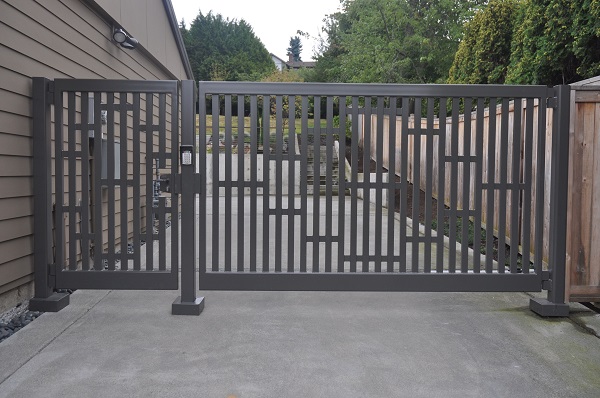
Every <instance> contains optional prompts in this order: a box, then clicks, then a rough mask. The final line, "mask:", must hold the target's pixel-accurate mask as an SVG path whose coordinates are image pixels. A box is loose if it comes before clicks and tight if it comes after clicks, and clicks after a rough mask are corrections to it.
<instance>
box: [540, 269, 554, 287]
mask: <svg viewBox="0 0 600 398" xmlns="http://www.w3.org/2000/svg"><path fill="white" fill-rule="evenodd" d="M550 289H552V279H550V271H542V290H550Z"/></svg>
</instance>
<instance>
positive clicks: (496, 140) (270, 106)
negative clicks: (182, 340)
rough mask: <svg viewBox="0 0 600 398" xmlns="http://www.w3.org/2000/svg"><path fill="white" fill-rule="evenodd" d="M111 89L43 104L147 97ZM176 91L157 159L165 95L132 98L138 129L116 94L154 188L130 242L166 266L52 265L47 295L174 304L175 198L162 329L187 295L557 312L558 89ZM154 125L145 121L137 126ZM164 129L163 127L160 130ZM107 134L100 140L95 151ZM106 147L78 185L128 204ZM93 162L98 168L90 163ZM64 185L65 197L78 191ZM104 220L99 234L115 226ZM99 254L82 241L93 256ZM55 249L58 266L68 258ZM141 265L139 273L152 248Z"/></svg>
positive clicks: (119, 255)
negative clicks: (284, 293) (95, 293)
mask: <svg viewBox="0 0 600 398" xmlns="http://www.w3.org/2000/svg"><path fill="white" fill-rule="evenodd" d="M57 82H58V81H57ZM81 83H83V86H82V85H81ZM123 83H124V82H118V83H115V86H112V84H113V83H112V82H111V83H110V84H111V85H107V83H106V82H103V83H101V84H102V86H101V87H102V90H100V86H98V85H94V84H100V83H93V82H90V81H84V82H81V81H73V85H72V86H70V85H68V84H67V83H66V82H64V83H63V82H60V85H59V88H60V87H63V86H61V85H62V84H64V88H61V90H63V91H68V90H71V91H75V92H76V94H60V95H59V94H57V93H56V91H55V102H56V101H58V100H59V99H60V98H59V97H61V96H64V95H66V96H67V97H65V98H71V97H72V98H73V101H74V102H73V103H77V100H76V98H78V95H80V96H81V98H82V100H81V101H82V103H84V105H85V104H86V103H87V104H88V105H89V100H88V102H85V98H87V97H86V95H87V93H88V92H95V91H96V90H98V91H111V90H112V92H114V93H124V92H127V91H132V92H133V91H135V90H134V89H133V88H134V87H137V89H138V90H139V87H145V88H144V89H142V91H144V90H148V91H152V90H149V87H152V88H153V90H155V91H153V92H156V93H159V92H160V90H157V88H158V87H159V86H158V83H157V85H156V86H152V85H151V84H148V83H146V84H148V85H147V86H146V85H145V84H142V83H139V84H140V86H135V83H131V84H133V86H132V88H131V90H127V89H126V87H127V86H124V85H123ZM165 84H167V83H165ZM168 84H176V83H172V82H170V83H168ZM87 85H91V86H89V87H88V86H87ZM109 87H114V88H109ZM169 87H171V90H173V88H172V87H176V85H175V86H169ZM181 87H182V96H181V104H182V112H181V125H182V130H181V145H179V143H178V141H177V134H174V135H173V136H172V137H171V141H170V143H169V144H167V142H166V141H165V138H164V137H165V134H164V133H161V132H162V131H165V126H167V125H168V126H169V127H170V128H167V130H168V131H172V132H176V131H177V118H174V117H173V115H177V101H173V98H178V96H177V91H169V94H165V95H167V99H165V97H164V96H163V97H161V94H156V95H158V97H157V98H159V99H158V102H157V103H158V106H156V103H153V102H152V101H153V100H152V98H155V97H156V95H150V94H147V97H146V98H145V100H146V101H145V104H146V113H145V115H146V118H147V119H146V122H141V124H139V125H136V124H135V123H136V120H139V113H138V116H136V114H135V112H136V111H135V109H136V107H137V105H136V103H137V104H138V105H139V101H140V99H139V97H136V94H133V97H131V103H130V101H129V98H130V97H129V94H127V98H128V100H127V101H124V102H123V104H124V105H123V107H131V108H132V112H134V115H133V116H132V117H133V120H134V122H133V123H134V124H133V132H134V133H133V134H134V136H135V134H136V133H135V132H136V131H140V132H141V131H144V132H145V133H144V134H142V133H138V134H139V135H140V136H143V137H146V134H147V135H148V137H149V136H150V135H149V134H150V133H149V132H148V129H150V127H148V126H152V128H151V130H152V131H158V133H157V134H155V133H153V134H152V136H153V142H154V144H155V145H156V146H155V147H154V146H152V145H150V144H149V142H150V141H149V140H146V141H145V143H146V146H142V147H143V148H146V152H145V153H152V157H151V161H149V162H147V163H146V169H145V170H146V172H145V179H144V181H145V182H146V184H145V185H146V187H148V186H150V185H152V184H154V185H153V186H157V187H159V188H160V189H157V192H158V193H157V194H156V195H154V196H153V199H149V197H150V196H151V195H148V194H147V195H146V196H145V197H146V210H147V211H149V212H150V213H148V217H147V218H146V222H145V223H144V224H143V225H142V224H139V225H137V226H134V227H133V229H132V232H133V235H132V237H133V239H134V240H135V239H136V236H137V239H141V238H140V236H143V237H145V238H146V240H147V241H148V240H149V241H150V242H152V239H156V240H157V241H158V242H159V243H158V246H159V247H162V246H160V245H161V244H162V243H161V242H163V241H164V240H163V239H162V237H165V236H167V235H169V236H170V237H171V239H172V240H171V243H172V244H171V256H172V257H171V268H170V269H169V270H167V269H165V267H164V266H163V265H162V264H164V262H163V261H162V260H159V261H158V263H159V269H158V270H155V269H154V268H152V263H150V264H151V265H150V267H149V268H147V269H146V270H145V271H142V270H141V269H139V266H140V264H141V263H140V262H139V261H137V260H136V254H132V255H123V249H124V248H125V245H124V243H123V241H121V243H120V248H121V251H120V252H117V251H111V250H112V249H110V246H111V245H108V246H109V248H108V249H107V250H105V251H102V253H101V254H96V252H94V255H90V258H93V260H94V262H93V264H94V265H91V266H90V267H91V268H90V269H87V268H85V267H84V264H86V262H85V260H86V256H87V254H84V253H83V252H84V251H85V250H84V251H82V254H81V256H80V257H81V260H79V257H77V258H78V261H77V262H70V263H69V265H64V266H62V267H59V266H54V268H53V267H51V276H53V277H54V276H55V277H56V286H61V283H64V284H68V285H69V286H73V287H96V288H97V287H104V288H113V287H116V288H130V286H131V287H133V288H148V289H150V288H155V287H152V286H156V285H158V286H159V287H162V288H172V287H173V286H174V285H173V284H171V281H174V283H175V286H176V283H177V277H176V276H177V275H176V273H177V271H178V269H177V260H178V249H177V247H178V243H179V241H178V225H177V218H178V217H177V216H178V212H177V210H178V197H179V196H181V247H182V250H181V264H182V266H181V282H182V285H181V298H180V299H178V300H177V301H176V303H174V305H173V313H176V314H192V313H193V314H197V313H199V312H200V311H201V310H202V307H203V301H202V299H198V298H197V297H196V286H197V285H196V284H198V286H199V288H200V289H202V290H211V289H228V290H236V289H238V290H335V291H341V290H352V291H540V290H542V289H546V290H548V292H549V295H548V300H538V301H534V302H532V304H531V307H532V309H533V310H534V311H536V312H538V313H542V314H544V315H560V314H564V312H565V310H566V311H567V312H568V306H566V305H565V304H564V240H565V236H564V227H563V226H564V225H565V220H566V210H565V204H566V192H565V191H566V190H565V189H564V187H566V181H567V174H566V166H565V165H566V164H567V163H566V154H567V147H568V136H567V132H568V115H569V112H568V109H569V94H568V93H569V91H568V90H569V88H568V87H563V86H561V87H556V88H547V87H542V86H460V85H373V84H308V83H299V84H294V83H291V84H290V83H285V84H280V83H238V82H231V83H226V82H201V83H200V85H199V92H198V94H199V95H198V96H196V94H195V89H196V88H195V87H194V84H193V82H191V81H184V82H182V84H181ZM107 88H108V90H107ZM55 90H56V82H55ZM61 92H62V91H61ZM77 93H79V94H77ZM96 95H98V94H95V96H96ZM169 95H170V97H169ZM122 96H123V94H119V95H118V97H119V98H121V97H122ZM116 97H117V95H116V94H115V98H114V99H109V100H107V103H106V105H103V104H102V97H101V96H99V97H94V98H95V101H94V112H89V113H86V112H85V106H82V111H81V112H80V113H81V115H80V116H79V117H80V118H81V120H82V121H80V122H77V121H76V122H75V127H69V126H70V125H71V124H70V123H67V127H66V129H67V131H68V134H74V135H73V136H76V132H77V131H86V130H93V131H94V134H95V132H96V131H100V124H99V122H98V121H97V120H98V118H100V117H102V110H103V109H104V108H106V109H107V110H108V114H109V115H111V114H112V113H113V112H118V109H121V108H119V106H120V104H121V100H120V99H117V98H116ZM61 98H62V97H61ZM107 98H108V97H107ZM136 98H138V99H137V100H136ZM196 99H199V101H198V103H197V104H196ZM136 101H137V102H136ZM167 103H168V104H170V107H166V104H167ZM131 105H133V106H131ZM196 105H197V106H198V109H199V116H198V121H199V130H198V131H196V130H195V128H194V126H195V124H196V112H195V110H196ZM55 107H56V105H55ZM70 107H71V102H69V106H68V107H67V108H70ZM167 108H168V109H170V111H171V112H170V113H168V112H166V110H167ZM153 109H154V110H155V112H154V116H153V117H150V116H148V115H149V114H150V113H152V112H151V110H153ZM68 112H70V111H68ZM58 113H61V112H57V113H56V115H57V116H56V120H58V121H61V119H59V118H58ZM75 113H77V112H75ZM90 113H93V116H94V117H93V119H92V121H91V122H90V121H89V120H90V119H89V118H90ZM67 114H68V115H70V113H67ZM168 114H169V115H170V117H171V119H169V120H168V121H167V122H165V121H164V120H163V119H161V117H163V116H164V117H167V115H168ZM123 115H124V112H122V113H120V117H124V118H125V119H127V117H128V116H123ZM74 117H75V116H74ZM69 118H71V116H69ZM75 118H77V117H75ZM148 118H150V119H152V120H150V119H148ZM154 119H156V120H154ZM69 120H70V119H69ZM123 120H124V119H123ZM141 120H143V119H141ZM161 120H163V121H161ZM549 120H552V126H553V127H552V129H550V130H549V129H548V128H547V124H548V123H547V122H548V121H549ZM111 121H112V122H114V119H111ZM77 123H80V125H78V124H77ZM165 123H166V124H165ZM110 124H111V123H108V125H110ZM77 126H79V128H78V127H77ZM161 126H163V127H161ZM125 130H127V129H124V130H123V131H125ZM115 131H116V130H115V129H111V130H110V131H108V132H107V140H108V141H109V142H112V141H114V137H115ZM161 134H162V135H161ZM59 138H60V137H59ZM60 141H61V140H60V139H59V140H58V142H60ZM135 141H136V140H134V141H133V142H134V143H135ZM69 142H71V140H69ZM76 142H77V141H76ZM550 142H552V144H553V145H552V146H551V152H550V151H549V148H550V146H549V145H548V144H549V143H550ZM69 145H71V146H67V147H66V149H65V148H63V149H62V150H60V149H59V150H58V151H59V152H60V151H62V152H63V153H66V152H68V153H69V156H65V158H66V159H67V161H66V162H67V163H68V162H69V161H70V162H71V163H68V164H69V168H70V170H71V169H72V167H75V168H76V167H77V166H76V164H77V159H79V158H82V159H87V158H86V156H89V154H88V153H87V152H86V150H85V149H84V147H85V146H81V149H79V146H78V144H77V143H75V144H69ZM132 145H135V144H132ZM178 147H179V150H177V148H178ZM108 148H109V149H108V152H107V153H108V156H107V164H108V165H109V168H108V169H107V173H108V174H107V175H108V177H106V178H103V177H101V176H100V177H98V176H97V175H96V174H93V175H94V176H95V177H94V178H95V180H94V184H96V185H98V184H106V185H107V186H108V187H109V188H108V189H109V192H110V187H115V190H116V189H118V190H121V195H123V194H126V192H123V190H125V191H126V190H127V189H135V186H136V185H138V184H139V183H140V182H142V180H140V179H137V180H136V179H135V178H136V177H135V176H134V177H133V179H132V178H131V177H130V176H126V175H125V174H122V177H120V178H128V182H129V183H130V184H131V185H132V186H131V187H128V188H126V189H124V188H123V186H122V185H120V188H116V185H115V184H116V181H117V178H116V177H115V178H114V179H113V177H112V173H113V171H114V169H113V168H112V166H111V164H112V162H113V160H114V158H115V156H114V152H113V153H112V155H111V149H110V148H111V146H110V145H109V146H108ZM140 148H141V147H140ZM138 149H139V148H138ZM120 150H121V151H122V152H121V153H125V152H126V151H125V150H124V149H123V147H121V149H120ZM177 152H179V153H177ZM73 153H74V155H73ZM93 153H94V158H96V156H101V152H100V151H97V150H96V149H94V152H93ZM133 153H136V148H135V147H133ZM133 156H135V155H133ZM71 157H75V159H76V160H69V159H71ZM121 162H123V163H122V164H123V165H125V162H124V161H123V159H122V158H121ZM58 163H61V162H57V164H58ZM83 163H86V162H83ZM132 163H133V164H134V165H135V164H136V161H135V159H134V161H133V162H132ZM155 164H156V166H154V165H155ZM179 164H181V173H179ZM73 165H75V166H73ZM550 165H552V167H550ZM165 167H166V168H167V169H168V170H164V168H165ZM82 168H83V167H82ZM123 168H125V166H123ZM94 170H95V169H94ZM157 170H158V172H157ZM57 171H60V170H59V169H58V168H57ZM87 171H88V170H82V174H86V172H87ZM121 172H122V173H123V169H121ZM550 172H551V178H550V179H549V181H550V182H551V187H550V186H549V184H548V181H547V180H548V179H547V176H548V175H549V173H550ZM57 174H59V173H57ZM133 174H134V175H135V171H134V173H133ZM151 174H155V175H156V179H154V178H153V177H152V176H151ZM59 175H60V174H59ZM69 178H70V177H69ZM119 180H120V179H119ZM69 181H70V182H69V184H70V185H69V187H70V188H71V187H76V185H77V184H76V182H73V181H72V180H69ZM57 188H62V186H61V185H60V184H59V185H57ZM82 188H83V189H82V191H85V190H86V189H87V188H88V187H87V186H84V187H82ZM162 191H167V192H169V193H168V194H166V196H165V194H164V193H161V192H162ZM57 192H60V191H57ZM69 192H70V190H69ZM145 192H146V193H149V190H148V188H146V191H145ZM95 195H99V194H98V193H96V194H95ZM100 195H101V194H100ZM138 195H139V193H138ZM94 197H97V196H94ZM77 198H78V196H77V195H73V194H71V193H69V196H68V200H67V201H65V202H60V201H59V200H57V209H58V210H57V212H56V214H57V215H58V216H55V220H59V219H60V218H61V217H62V216H63V215H66V216H67V218H68V219H69V220H73V219H77V220H80V219H86V218H87V216H88V214H87V213H85V210H84V208H86V206H82V205H81V204H77V203H74V200H75V201H76V200H77ZM82 198H83V196H82ZM133 198H134V200H136V199H135V198H136V195H135V193H134V195H133ZM83 199H84V201H86V200H87V199H86V198H83ZM113 199H114V198H113ZM89 200H90V202H91V201H92V199H89ZM98 200H99V199H98ZM156 201H157V202H156ZM109 202H110V200H109ZM150 203H152V206H150ZM417 203H419V205H417ZM135 207H136V206H134V210H135ZM112 209H113V210H114V208H112ZM125 210H126V209H125V207H123V208H122V212H121V214H122V213H123V211H125ZM127 210H129V209H127ZM96 211H97V210H96ZM110 213H111V210H110V209H109V210H108V224H107V225H108V226H109V228H108V230H109V231H110V229H111V226H114V218H111V217H112V216H111V215H110ZM167 215H170V216H171V217H170V222H171V224H170V226H169V225H168V223H167V222H166V216H167ZM157 216H158V217H157ZM135 218H136V217H135V216H134V220H135ZM547 218H549V219H550V224H549V225H548V224H547V223H545V219H547ZM156 219H158V220H159V221H158V223H154V224H153V222H155V221H156ZM111 220H112V221H111ZM160 220H163V221H160ZM161 222H162V224H161ZM111 223H112V224H111ZM57 225H59V224H58V223H57ZM61 225H62V224H61ZM94 225H95V226H96V225H97V223H95V224H94ZM143 226H145V227H146V229H145V231H147V230H149V228H150V227H154V228H156V233H152V234H148V233H147V232H144V229H143V228H142V227H143ZM138 227H139V228H138ZM88 228H90V225H89V224H86V223H85V222H79V227H77V226H75V227H73V226H71V223H69V229H68V231H69V236H70V237H71V238H70V239H74V240H75V241H77V242H79V244H80V245H81V243H84V246H85V247H87V243H88V242H91V241H92V240H91V239H92V238H93V239H98V236H100V235H99V234H98V233H97V232H89V233H82V232H81V231H87V230H88ZM96 228H98V227H97V226H96ZM98 231H100V230H98ZM127 232H129V230H128V231H127ZM115 238H116V236H115V235H111V236H109V237H108V238H107V239H105V240H104V241H102V240H101V241H100V242H113V241H114V239H115ZM69 242H71V240H69ZM57 243H60V244H64V241H60V242H59V241H58V239H57ZM98 244H99V243H96V242H95V241H94V247H97V246H98ZM146 245H148V243H146ZM133 246H134V247H135V246H136V245H135V244H134V245H133ZM167 246H168V245H167ZM57 247H58V246H57ZM69 247H70V249H69V250H70V252H69V256H68V258H69V259H71V258H73V256H79V253H78V252H77V249H73V248H71V246H69ZM134 250H135V249H134ZM145 250H146V253H147V258H149V257H150V252H151V250H150V246H146V249H145ZM158 250H160V249H158ZM57 253H59V250H58V249H57ZM134 253H136V252H135V251H134ZM162 253H163V254H162V257H160V259H165V253H166V249H164V250H163V251H162ZM128 256H131V257H128ZM54 259H55V260H56V261H55V262H54V263H53V264H63V263H64V261H65V260H64V257H60V256H59V255H57V256H56V257H55V258H54ZM116 260H121V261H124V260H128V261H133V267H134V270H129V269H128V268H126V269H123V268H120V269H119V267H118V266H116V265H115V264H116V263H115V261H116ZM98 261H100V262H103V263H102V264H103V266H104V267H105V268H106V269H104V268H102V267H101V266H99V265H98ZM136 261H137V262H136ZM48 263H51V262H48ZM65 264H66V263H65ZM161 266H162V267H163V268H160V267H161ZM196 266H197V267H198V270H199V272H198V274H196V272H195V268H196ZM136 267H137V268H136ZM90 270H93V271H98V272H90ZM63 275H64V277H63ZM79 275H82V276H79ZM97 275H98V276H97ZM120 275H124V276H123V277H121V276H120ZM96 278H98V279H96ZM102 278H105V279H102ZM119 278H123V279H119ZM96 280H98V281H104V282H103V283H97V282H94V281H96ZM118 281H124V282H123V283H121V282H118ZM125 281H126V282H125ZM168 281H169V282H168ZM67 282H68V283H67ZM154 282H156V284H155V285H152V283H154ZM167 282H168V283H167ZM129 283H131V285H129ZM46 293H47V292H46ZM36 296H37V293H36ZM40 297H42V296H40ZM45 297H48V296H45Z"/></svg>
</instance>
